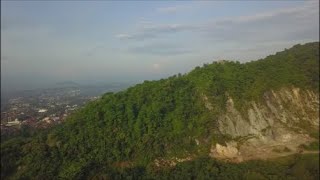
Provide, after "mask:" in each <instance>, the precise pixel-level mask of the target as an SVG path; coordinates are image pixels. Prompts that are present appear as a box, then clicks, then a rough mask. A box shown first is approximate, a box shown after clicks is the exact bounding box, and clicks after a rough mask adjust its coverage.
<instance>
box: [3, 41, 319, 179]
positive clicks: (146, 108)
mask: <svg viewBox="0 0 320 180" xmlns="http://www.w3.org/2000/svg"><path fill="white" fill-rule="evenodd" d="M318 58H319V43H318V42H316V43H308V44H305V45H296V46H294V47H292V48H291V49H288V50H285V51H282V52H279V53H277V54H275V55H272V56H268V57H267V58H265V59H263V60H259V61H253V62H249V63H245V64H241V63H239V62H229V61H222V62H213V63H212V64H205V65H204V66H203V67H197V68H195V69H194V70H193V71H191V72H190V73H188V74H185V75H181V74H179V75H175V76H172V77H169V78H167V79H161V80H159V81H145V82H144V83H142V84H138V85H136V86H134V87H131V88H128V89H127V90H125V91H122V92H118V93H115V94H113V93H106V94H104V95H103V97H102V98H101V99H99V100H97V101H95V102H91V103H89V104H88V105H87V106H86V107H84V108H82V109H81V110H79V111H77V112H76V113H74V114H73V115H72V116H70V117H69V119H68V120H67V122H66V123H65V124H63V125H59V126H57V127H56V128H54V129H52V130H51V131H49V132H41V133H38V134H36V135H34V136H33V137H32V138H30V137H28V138H24V137H19V138H14V139H11V140H8V141H5V142H3V143H1V178H5V177H12V178H18V179H20V178H21V179H22V178H23V179H34V178H35V179H57V178H59V179H74V178H77V179H78V178H83V177H94V176H95V175H98V174H100V175H101V176H103V174H105V177H111V178H112V179H122V178H128V179H130V178H131V179H132V178H133V179H137V178H139V177H140V178H142V177H143V178H151V179H152V178H156V179H158V178H160V179H161V178H162V179H167V178H169V177H172V179H192V177H194V178H199V179H202V178H204V179H206V178H208V177H221V178H219V179H223V178H227V179H237V177H243V178H245V179H250V178H251V179H257V177H259V178H260V179H264V178H270V177H271V178H279V179H281V178H283V177H285V176H286V175H288V176H289V177H292V178H294V177H296V176H295V174H294V173H295V171H293V170H292V168H294V167H295V166H294V165H292V163H287V164H286V163H284V164H281V163H280V164H278V165H279V168H281V171H279V168H278V169H277V168H276V167H274V164H272V163H271V164H270V163H268V162H255V161H254V162H250V163H248V164H245V163H244V164H239V165H233V164H226V163H222V162H216V161H213V160H209V159H206V158H204V159H199V160H195V161H193V162H185V163H181V164H178V165H177V166H176V167H175V168H173V169H160V170H156V169H157V168H155V167H153V166H152V164H153V161H154V160H155V159H156V158H159V157H161V158H170V157H185V156H195V157H199V156H205V155H206V154H208V151H209V147H210V145H211V143H213V142H220V141H221V142H223V141H224V139H226V138H228V137H224V136H222V135H221V134H219V133H217V131H215V128H216V127H217V126H216V125H215V123H216V118H217V116H218V115H219V114H221V113H223V112H224V108H225V102H226V98H227V96H231V97H233V99H234V100H235V104H236V107H237V108H238V109H239V110H241V109H242V108H245V104H246V102H247V101H249V100H259V99H260V97H261V96H262V94H263V93H264V92H265V91H267V90H270V89H278V88H281V87H286V86H296V87H300V88H303V89H305V88H307V89H313V90H315V91H319V60H318ZM204 98H208V100H209V101H211V102H214V107H213V109H212V111H208V110H207V109H206V108H204V107H205V102H204ZM195 140H197V141H199V142H200V143H199V145H197V143H196V141H195ZM306 158H307V157H306ZM296 160H297V159H296ZM295 162H296V161H295ZM297 162H299V163H298V164H302V165H301V166H302V167H300V165H298V166H299V167H297V168H300V169H302V170H301V171H303V173H304V172H306V173H309V175H310V177H312V176H314V175H315V173H316V172H317V171H319V167H316V166H313V165H310V166H312V167H309V164H308V163H307V162H306V160H303V161H300V160H299V161H298V160H297ZM277 163H278V162H277ZM280 166H281V167H280ZM314 167H315V169H313V168H314ZM248 168H249V169H248ZM251 168H252V170H251ZM259 168H260V169H259ZM265 168H267V169H268V170H267V171H266V172H263V169H265ZM269 171H270V172H269ZM224 172H230V173H226V174H224ZM242 172H246V173H244V175H243V176H242V175H241V176H240V174H242ZM299 172H300V171H299ZM253 177H255V178H253Z"/></svg>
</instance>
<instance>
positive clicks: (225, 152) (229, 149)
mask: <svg viewBox="0 0 320 180" xmlns="http://www.w3.org/2000/svg"><path fill="white" fill-rule="evenodd" d="M211 155H212V156H215V155H217V156H221V157H224V158H236V157H237V156H238V155H239V151H238V149H237V142H235V141H231V142H228V143H227V145H226V146H223V145H220V144H218V143H217V144H216V147H215V148H212V149H211Z"/></svg>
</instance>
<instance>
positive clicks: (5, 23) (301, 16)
mask: <svg viewBox="0 0 320 180" xmlns="http://www.w3.org/2000/svg"><path fill="white" fill-rule="evenodd" d="M310 41H319V1H69V2H63V1H49V2H48V1H42V2H40V1H1V77H2V78H1V84H2V89H12V88H15V89H30V88H35V87H44V86H46V85H48V84H52V83H55V82H59V81H69V80H73V81H76V82H81V83H88V82H91V83H92V82H110V81H112V82H117V81H122V82H123V81H142V80H146V79H149V80H150V79H159V78H162V77H167V76H170V75H173V74H177V73H185V72H188V71H190V70H191V69H193V68H194V67H195V66H198V65H202V64H203V63H207V62H212V61H215V60H219V59H229V60H238V61H241V62H246V61H249V60H255V59H259V58H263V57H265V56H267V55H269V54H273V53H275V52H277V51H281V50H283V49H284V48H289V47H291V46H292V45H294V44H297V43H305V42H310Z"/></svg>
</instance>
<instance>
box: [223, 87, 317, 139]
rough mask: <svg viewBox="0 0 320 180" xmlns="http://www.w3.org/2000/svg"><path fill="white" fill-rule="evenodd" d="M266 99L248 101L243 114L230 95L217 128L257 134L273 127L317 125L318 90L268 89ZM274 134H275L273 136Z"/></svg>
mask: <svg viewBox="0 0 320 180" xmlns="http://www.w3.org/2000/svg"><path fill="white" fill-rule="evenodd" d="M263 99H264V101H265V103H264V104H258V103H256V102H251V107H250V108H249V109H248V110H247V117H244V116H243V115H241V114H240V112H239V111H238V110H237V109H235V107H234V103H233V100H232V98H231V97H230V98H229V99H228V101H227V112H226V113H225V114H224V115H222V116H221V117H220V118H219V120H218V125H219V130H220V131H221V132H222V133H223V134H228V135H230V136H232V137H238V136H247V135H252V134H254V135H258V136H269V137H271V136H274V135H275V134H274V133H276V132H274V131H275V129H277V128H278V127H281V128H290V127H293V128H300V129H301V130H306V129H303V128H301V127H302V126H300V124H302V125H305V126H308V127H314V128H316V127H318V126H319V94H317V93H314V92H312V91H302V90H300V89H298V88H292V89H281V90H280V91H278V92H274V91H271V92H267V93H265V94H264V97H263ZM273 138H274V137H273Z"/></svg>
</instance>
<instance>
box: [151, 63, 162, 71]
mask: <svg viewBox="0 0 320 180" xmlns="http://www.w3.org/2000/svg"><path fill="white" fill-rule="evenodd" d="M152 68H153V69H155V70H158V69H159V68H160V64H158V63H155V64H152Z"/></svg>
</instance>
